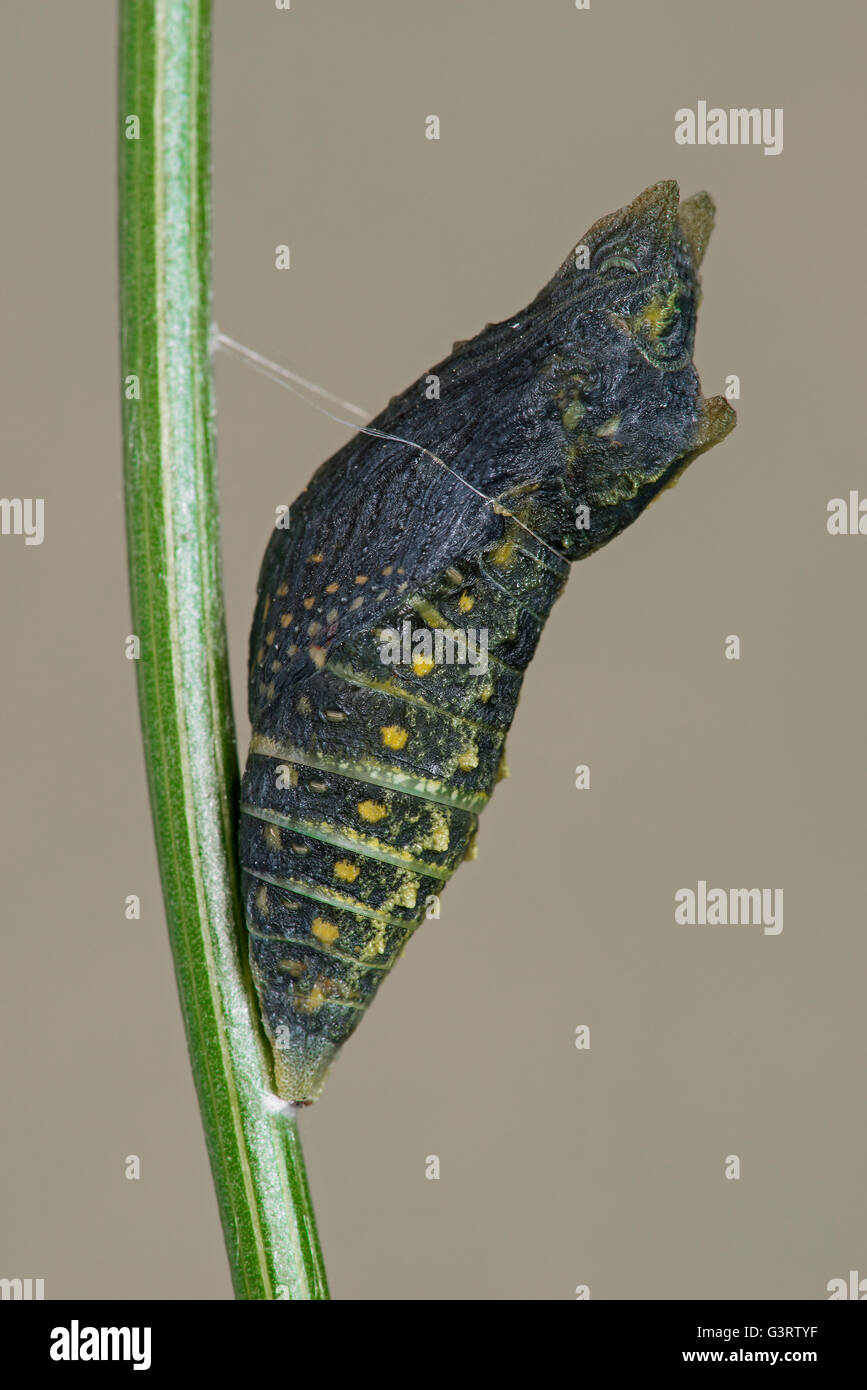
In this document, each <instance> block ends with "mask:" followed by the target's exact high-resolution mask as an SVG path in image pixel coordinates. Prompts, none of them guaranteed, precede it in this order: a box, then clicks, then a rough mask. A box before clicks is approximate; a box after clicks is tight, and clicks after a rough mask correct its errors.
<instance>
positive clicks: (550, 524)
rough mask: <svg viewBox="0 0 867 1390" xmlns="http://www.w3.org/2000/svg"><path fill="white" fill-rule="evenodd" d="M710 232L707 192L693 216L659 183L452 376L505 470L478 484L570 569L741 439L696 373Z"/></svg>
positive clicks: (459, 360)
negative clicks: (704, 457) (703, 457)
mask: <svg viewBox="0 0 867 1390" xmlns="http://www.w3.org/2000/svg"><path fill="white" fill-rule="evenodd" d="M713 220H714V206H713V202H712V200H711V198H710V197H709V195H708V194H707V193H697V194H695V195H694V196H693V197H691V198H688V199H686V200H685V201H684V202H680V200H679V190H678V186H677V184H676V183H675V182H673V181H672V180H666V181H663V182H661V183H656V184H653V185H652V186H651V187H650V188H648V189H646V190H645V191H644V192H643V193H641V194H640V195H639V196H638V197H637V198H636V199H635V200H634V201H633V202H632V203H629V204H628V205H627V206H626V207H624V208H621V209H620V211H619V212H615V213H612V214H610V215H609V216H607V217H604V218H602V219H601V220H600V221H599V222H596V223H595V224H594V225H593V226H592V227H591V228H590V230H589V232H587V233H586V234H585V236H584V237H582V239H581V241H580V242H579V243H578V244H577V246H576V247H575V248H574V250H573V251H572V252H571V253H570V255H569V256H568V257H567V259H566V260H565V261H564V262H563V264H562V265H561V266H560V268H559V270H558V271H557V272H556V274H555V275H554V276H553V277H552V279H551V280H550V281H549V282H548V284H547V285H546V286H545V287H544V289H543V290H542V291H541V292H540V293H539V294H538V295H537V296H536V298H535V299H534V300H533V301H532V302H531V303H530V304H529V305H528V306H527V308H526V309H524V310H523V311H522V312H521V313H519V314H516V315H513V316H512V318H510V319H508V320H506V321H504V322H503V323H498V324H491V325H489V326H488V328H487V329H486V330H485V331H484V332H483V333H481V334H479V336H478V337H477V338H474V339H472V340H471V341H470V342H468V343H465V344H460V345H458V347H457V350H456V352H455V353H454V354H453V356H452V357H451V358H449V359H448V362H447V363H446V364H443V367H444V368H445V369H446V372H447V382H446V385H450V384H453V385H454V386H456V387H458V388H461V387H462V388H463V390H464V392H465V393H466V395H467V398H468V401H470V400H472V401H474V402H475V405H476V438H477V439H479V438H480V437H481V438H482V439H484V438H485V437H486V436H487V439H488V441H489V444H488V448H487V454H488V457H490V454H491V452H494V453H495V455H496V457H497V458H498V459H499V461H500V464H499V469H498V466H497V464H496V463H493V464H491V465H490V466H489V471H488V472H487V474H486V473H485V472H484V468H485V465H484V463H483V461H482V459H479V463H480V465H481V467H482V470H483V471H482V472H481V473H479V474H478V475H476V474H471V475H470V479H469V480H470V481H471V482H474V483H477V484H478V485H480V486H484V487H485V490H486V491H487V492H488V493H489V494H490V493H492V492H493V493H494V494H495V495H497V496H499V497H500V498H501V499H502V500H504V501H505V502H506V503H508V504H509V505H510V506H512V503H514V506H513V507H512V509H513V510H514V511H515V513H516V515H517V516H519V518H520V519H521V520H522V521H523V522H524V523H525V524H526V525H528V526H530V527H531V528H532V529H533V530H534V531H535V532H536V533H537V534H538V535H540V536H541V537H542V538H543V539H544V540H545V541H547V542H548V544H550V545H551V546H552V547H553V548H555V549H556V550H557V551H559V553H560V554H561V555H563V556H564V557H565V558H567V559H570V560H575V559H580V558H581V557H582V556H584V555H587V554H589V553H590V552H591V551H593V550H596V549H597V548H598V547H599V546H600V545H602V544H604V543H605V542H606V541H608V540H611V539H612V538H613V537H614V536H616V535H618V534H619V532H620V531H622V530H623V529H624V527H626V526H628V525H629V523H630V522H631V521H634V520H635V518H636V517H637V516H639V515H640V513H641V512H642V511H643V510H644V508H645V507H646V506H647V505H648V503H649V502H651V501H652V500H653V498H654V497H655V496H656V495H657V494H658V493H659V491H660V490H661V489H662V488H664V487H666V486H668V485H669V484H670V483H672V482H673V481H674V480H675V479H676V478H677V477H678V476H679V475H680V473H681V472H682V471H683V469H684V468H685V467H686V465H687V464H688V463H690V462H691V461H692V460H693V459H694V458H695V457H696V456H697V455H698V454H700V453H702V452H703V451H704V450H705V449H708V448H709V447H710V446H711V445H713V444H715V443H717V442H718V441H719V440H721V439H723V438H724V437H725V435H726V434H728V433H729V431H730V430H731V429H732V428H733V427H734V425H735V422H736V417H735V413H734V411H733V410H732V408H731V407H730V406H729V404H728V403H727V401H726V400H725V399H724V398H723V397H720V396H716V397H713V398H711V399H707V398H705V397H703V396H702V393H701V386H700V383H699V379H698V373H697V372H696V369H695V367H694V365H693V361H692V354H693V346H694V341H695V329H696V312H697V308H698V303H699V299H700V288H699V278H698V270H699V266H700V265H701V262H702V259H703V257H704V253H705V249H706V247H707V242H708V238H709V236H710V233H711V229H712V226H713ZM449 369H450V370H449ZM437 370H442V369H437ZM463 457H464V458H466V454H465V455H463ZM469 457H470V459H471V460H472V459H473V454H472V453H470V455H469ZM500 471H502V474H503V476H502V479H501V478H500V476H499V473H500ZM498 484H501V486H500V487H499V489H498Z"/></svg>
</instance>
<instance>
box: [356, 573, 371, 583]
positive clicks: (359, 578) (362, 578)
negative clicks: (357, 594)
mask: <svg viewBox="0 0 867 1390" xmlns="http://www.w3.org/2000/svg"><path fill="white" fill-rule="evenodd" d="M369 578H370V575H368V574H357V575H356V576H355V582H356V584H366V583H367V581H368V579H369Z"/></svg>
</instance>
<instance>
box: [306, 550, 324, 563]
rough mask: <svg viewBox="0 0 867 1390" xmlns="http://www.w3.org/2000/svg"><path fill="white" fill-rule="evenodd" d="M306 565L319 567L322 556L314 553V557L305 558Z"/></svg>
mask: <svg viewBox="0 0 867 1390" xmlns="http://www.w3.org/2000/svg"><path fill="white" fill-rule="evenodd" d="M307 563H308V565H321V564H322V556H321V555H320V554H319V552H318V551H317V552H316V554H315V555H308V556H307Z"/></svg>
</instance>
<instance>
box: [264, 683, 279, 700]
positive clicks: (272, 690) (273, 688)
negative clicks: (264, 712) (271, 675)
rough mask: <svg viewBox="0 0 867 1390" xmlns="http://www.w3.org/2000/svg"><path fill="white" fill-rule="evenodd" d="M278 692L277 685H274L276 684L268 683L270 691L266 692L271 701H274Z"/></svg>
mask: <svg viewBox="0 0 867 1390" xmlns="http://www.w3.org/2000/svg"><path fill="white" fill-rule="evenodd" d="M276 690H277V687H276V685H275V684H274V682H273V681H269V682H268V689H267V690H266V691H265V694H266V695H267V697H268V699H269V700H273V699H274V695H275V692H276Z"/></svg>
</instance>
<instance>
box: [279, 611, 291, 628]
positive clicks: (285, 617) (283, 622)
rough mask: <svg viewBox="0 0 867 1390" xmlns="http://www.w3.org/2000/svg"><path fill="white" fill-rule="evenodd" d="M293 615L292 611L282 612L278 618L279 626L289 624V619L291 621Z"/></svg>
mask: <svg viewBox="0 0 867 1390" xmlns="http://www.w3.org/2000/svg"><path fill="white" fill-rule="evenodd" d="M293 616H294V614H292V613H284V614H283V617H282V618H281V619H280V626H281V627H288V626H289V624H290V623H291V621H292V618H293Z"/></svg>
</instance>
